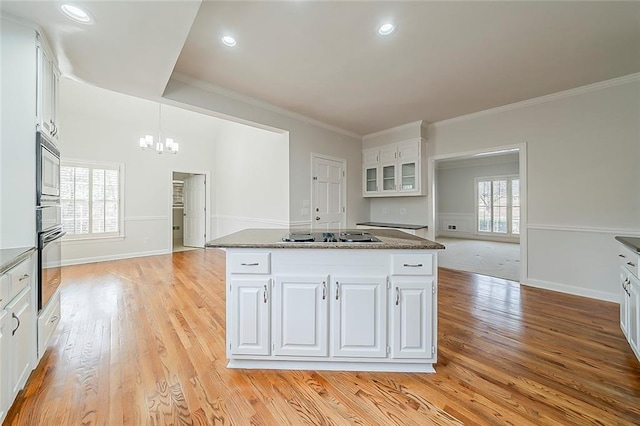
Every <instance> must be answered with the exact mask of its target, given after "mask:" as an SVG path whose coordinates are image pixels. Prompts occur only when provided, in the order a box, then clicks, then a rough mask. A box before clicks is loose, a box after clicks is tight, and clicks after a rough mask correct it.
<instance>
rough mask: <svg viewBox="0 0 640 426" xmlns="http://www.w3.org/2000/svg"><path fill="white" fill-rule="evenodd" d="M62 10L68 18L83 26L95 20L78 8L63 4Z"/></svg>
mask: <svg viewBox="0 0 640 426" xmlns="http://www.w3.org/2000/svg"><path fill="white" fill-rule="evenodd" d="M60 9H61V10H62V13H64V14H65V16H66V17H67V18H69V19H72V20H74V21H76V22H80V23H81V24H90V23H91V22H92V21H93V19H91V15H89V14H88V13H87V12H85V11H84V10H82V9H80V8H79V7H78V6H74V5H72V4H63V5H62V6H60Z"/></svg>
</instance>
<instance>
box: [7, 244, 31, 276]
mask: <svg viewBox="0 0 640 426" xmlns="http://www.w3.org/2000/svg"><path fill="white" fill-rule="evenodd" d="M34 251H36V248H35V247H18V248H10V249H0V275H1V274H4V273H5V272H7V271H8V270H9V269H11V268H13V267H14V266H16V265H17V264H18V263H20V262H22V261H23V260H25V259H26V258H27V257H29V256H30V255H31V253H33V252H34Z"/></svg>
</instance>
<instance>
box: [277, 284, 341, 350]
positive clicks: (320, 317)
mask: <svg viewBox="0 0 640 426" xmlns="http://www.w3.org/2000/svg"><path fill="white" fill-rule="evenodd" d="M327 285H328V277H327V276H323V277H300V276H296V277H293V276H292V277H276V285H275V288H274V291H273V302H272V303H273V312H274V318H273V321H274V324H273V341H274V350H273V353H274V355H293V356H327V355H328V352H327V349H328V346H329V336H328V331H327V322H328V314H329V309H328V307H329V304H328V303H327V297H328V291H329V289H328V287H327Z"/></svg>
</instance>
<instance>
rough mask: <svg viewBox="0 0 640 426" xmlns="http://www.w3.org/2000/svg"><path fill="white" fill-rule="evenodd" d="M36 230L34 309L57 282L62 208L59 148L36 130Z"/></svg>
mask: <svg viewBox="0 0 640 426" xmlns="http://www.w3.org/2000/svg"><path fill="white" fill-rule="evenodd" d="M36 231H37V234H38V235H37V240H38V313H39V312H40V311H41V310H42V309H43V308H44V307H45V306H47V303H48V302H49V300H50V299H51V297H52V296H53V295H54V293H55V292H56V290H57V289H58V287H59V286H60V283H61V262H62V250H61V248H62V237H63V236H64V235H65V232H64V231H63V230H62V211H61V207H60V150H59V149H58V147H57V146H56V144H55V143H53V141H51V140H50V139H48V138H47V137H46V136H45V135H44V134H42V133H41V132H37V133H36Z"/></svg>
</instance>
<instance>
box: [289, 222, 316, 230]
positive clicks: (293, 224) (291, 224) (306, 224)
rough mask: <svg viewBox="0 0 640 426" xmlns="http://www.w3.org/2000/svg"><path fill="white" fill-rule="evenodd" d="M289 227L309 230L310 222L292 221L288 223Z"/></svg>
mask: <svg viewBox="0 0 640 426" xmlns="http://www.w3.org/2000/svg"><path fill="white" fill-rule="evenodd" d="M289 227H295V228H303V227H308V228H311V221H310V220H292V221H290V222H289Z"/></svg>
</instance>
